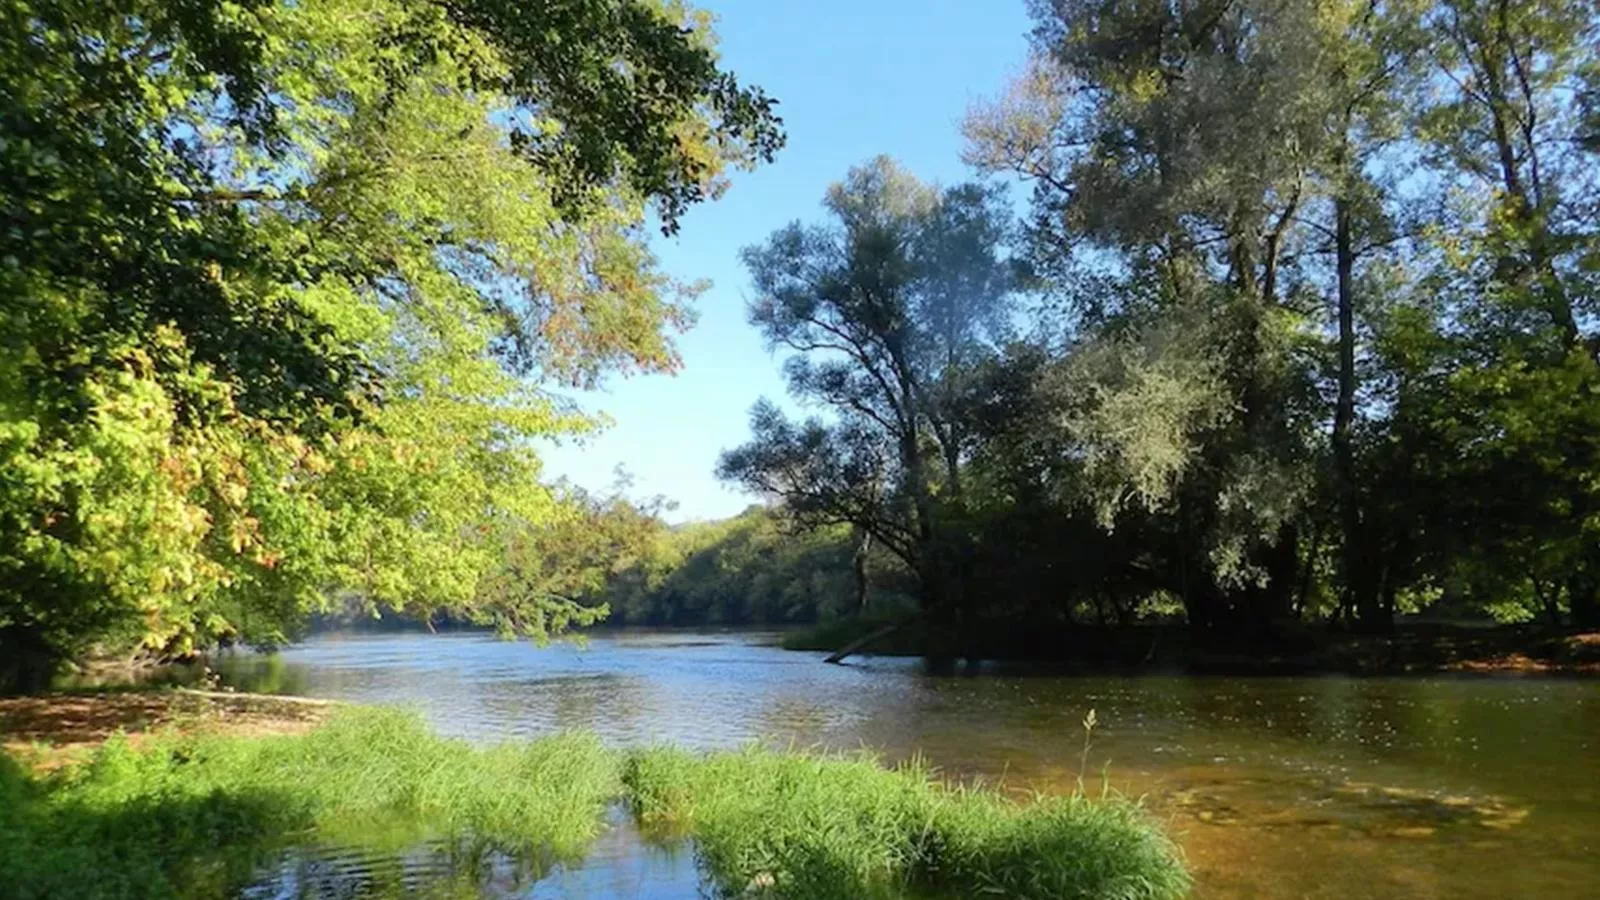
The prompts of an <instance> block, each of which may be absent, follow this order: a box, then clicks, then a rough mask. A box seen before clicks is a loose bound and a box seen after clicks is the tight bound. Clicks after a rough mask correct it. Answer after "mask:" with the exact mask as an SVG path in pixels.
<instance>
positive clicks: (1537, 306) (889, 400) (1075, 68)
mask: <svg viewBox="0 0 1600 900" xmlns="http://www.w3.org/2000/svg"><path fill="white" fill-rule="evenodd" d="M1030 9H1031V11H1032V14H1033V17H1034V21H1035V29H1034V31H1033V34H1032V48H1031V52H1030V55H1029V59H1028V64H1027V67H1026V69H1025V71H1024V73H1023V75H1022V76H1021V77H1020V78H1018V79H1017V80H1016V82H1015V83H1014V84H1013V85H1012V86H1011V87H1010V89H1009V90H1008V91H1007V92H1006V93H1005V94H1004V95H1002V96H1001V97H1000V98H998V99H997V100H995V101H994V102H991V103H986V104H980V105H979V106H978V107H976V108H975V109H974V110H973V111H972V114H971V115H970V116H969V118H968V120H967V122H966V126H965V131H966V135H967V137H968V139H969V147H968V155H967V156H968V161H969V162H971V163H972V164H974V165H975V166H977V167H978V169H979V170H980V171H981V172H983V173H987V174H993V175H1000V176H1005V177H1007V178H1011V179H1017V180H1020V182H1021V183H1022V184H1023V185H1024V186H1025V188H1026V189H1027V190H1028V191H1029V192H1030V193H1029V197H1028V200H1029V203H1028V206H1029V210H1028V213H1027V215H1026V216H1025V217H1024V219H1023V221H1022V223H1021V228H1020V230H1013V229H1011V228H1009V227H1007V226H1006V224H1005V223H1004V222H1003V221H1002V219H1003V218H1004V216H1003V215H1001V214H996V216H995V217H994V218H992V219H991V218H988V217H985V216H982V215H978V214H977V213H975V212H971V211H968V212H964V213H960V214H954V213H951V211H953V210H956V209H959V208H961V207H960V205H959V204H958V203H954V202H953V201H952V198H953V197H954V196H955V195H956V194H957V193H960V192H962V191H969V192H970V193H969V194H967V196H972V197H977V196H982V195H984V193H985V191H986V190H989V189H988V188H957V189H953V190H952V192H950V193H947V194H946V195H943V198H942V200H941V195H939V194H938V193H937V192H936V191H934V190H933V189H930V188H926V187H923V186H921V185H919V184H918V183H917V182H916V181H915V179H913V178H912V177H911V176H909V175H907V174H906V173H904V172H902V171H901V170H899V169H898V168H896V167H894V166H892V165H890V164H888V163H885V162H883V161H881V160H880V161H874V162H872V163H870V164H868V165H866V166H863V167H861V168H859V169H856V170H852V172H851V173H850V174H849V175H847V177H846V178H845V180H844V182H842V183H841V184H840V185H839V186H837V187H835V188H834V189H833V191H832V192H831V193H830V194H829V212H830V213H831V214H832V217H833V219H834V220H835V224H834V225H833V226H832V227H822V228H804V227H801V226H791V227H789V228H786V229H784V230H782V231H779V232H778V233H776V234H774V235H773V236H772V238H771V239H770V240H769V241H768V243H767V244H766V245H764V246H762V247H759V248H756V249H753V250H750V251H747V253H746V262H747V264H748V265H749V268H750V271H751V275H752V279H753V281H754V285H755V289H756V295H757V297H756V300H755V302H754V303H752V305H751V309H750V318H751V321H752V322H753V323H754V324H756V325H757V326H758V327H760V328H762V329H763V331H764V333H765V334H766V335H767V337H768V339H769V341H771V342H772V343H773V344H774V345H776V346H785V347H787V348H788V349H790V350H793V351H795V352H796V353H797V354H798V355H797V356H796V357H795V358H793V359H791V360H790V361H788V362H787V363H786V364H785V370H786V373H787V374H788V375H789V379H790V385H791V389H792V393H793V394H794V395H795V396H796V397H797V398H798V399H800V400H801V401H802V402H805V403H810V404H814V405H816V406H820V407H822V408H823V410H824V411H825V412H826V413H827V415H826V416H823V417H819V418H817V419H814V420H812V421H809V422H807V423H804V424H796V423H794V422H791V421H789V420H788V419H786V418H785V417H783V416H782V415H780V414H779V413H778V412H777V411H776V409H775V408H774V407H772V406H771V405H770V404H761V405H758V406H757V407H756V409H755V412H754V414H753V416H752V426H753V428H752V430H753V432H754V434H753V440H752V442H751V443H750V444H748V445H746V446H745V447H742V448H739V449H737V450H735V451H732V452H731V453H729V454H728V455H726V456H725V457H724V459H723V462H722V466H721V472H722V474H723V475H724V477H727V478H729V479H730V480H733V481H735V482H736V483H739V484H741V485H743V486H745V487H747V488H750V489H754V490H758V491H761V492H763V493H765V494H767V495H770V496H772V497H774V498H776V499H778V500H780V501H781V502H782V503H783V504H784V507H785V508H786V509H787V510H789V511H790V512H791V514H793V515H795V516H796V517H797V518H799V519H800V520H801V521H813V522H849V523H851V524H852V525H854V526H855V527H857V528H858V529H862V530H865V531H867V532H868V533H871V534H873V535H874V537H875V538H878V539H880V540H881V541H882V543H883V544H884V546H885V547H886V548H888V549H889V550H890V551H892V552H894V553H895V554H896V555H897V556H899V557H900V558H901V559H902V560H903V561H904V562H905V564H906V566H907V569H908V571H909V572H911V573H912V575H913V576H914V577H915V578H916V579H917V590H918V594H919V596H920V597H921V599H922V600H923V604H924V607H925V609H927V610H929V611H930V612H934V613H938V614H939V615H938V617H939V618H942V619H944V620H945V623H944V627H952V626H951V625H950V623H951V622H954V623H955V624H954V626H953V627H954V628H955V629H956V630H958V631H961V632H967V633H971V632H972V631H973V630H974V628H975V625H976V623H978V622H981V621H983V620H986V619H988V620H993V619H1001V620H1007V621H1011V622H1013V623H1014V624H1015V627H1017V628H1018V629H1019V630H1028V631H1035V630H1037V629H1038V628H1039V627H1040V626H1041V624H1044V625H1048V626H1049V627H1052V628H1056V627H1069V626H1071V625H1072V624H1074V623H1077V624H1085V623H1102V624H1103V623H1109V622H1113V621H1115V622H1118V623H1127V622H1131V621H1133V620H1135V619H1137V618H1138V617H1139V616H1140V615H1142V613H1141V611H1143V610H1151V609H1155V608H1156V607H1157V606H1161V607H1169V606H1170V603H1171V602H1172V601H1173V600H1176V601H1178V602H1179V603H1181V605H1182V609H1183V615H1184V618H1185V619H1186V620H1187V622H1188V624H1189V625H1191V626H1193V627H1196V628H1197V629H1199V630H1201V631H1203V632H1205V633H1207V634H1210V635H1213V636H1216V637H1221V638H1233V637H1237V638H1243V639H1244V641H1243V643H1244V644H1246V645H1249V646H1251V647H1253V648H1255V650H1257V651H1258V652H1270V650H1271V647H1272V644H1273V642H1272V641H1270V640H1262V638H1267V637H1272V636H1274V635H1276V636H1279V637H1286V636H1288V635H1290V634H1292V632H1293V630H1294V629H1293V628H1292V627H1289V622H1291V621H1292V620H1294V619H1308V620H1314V621H1328V620H1331V621H1334V622H1336V623H1339V624H1343V625H1349V626H1353V627H1359V628H1362V629H1369V630H1383V629H1386V628H1388V627H1389V626H1390V625H1391V624H1392V623H1393V621H1394V618H1395V616H1396V615H1397V614H1400V613H1415V612H1418V611H1420V610H1422V609H1423V608H1424V607H1425V606H1427V605H1428V604H1430V603H1435V602H1437V603H1439V604H1441V607H1440V609H1441V610H1449V611H1454V612H1455V613H1457V614H1459V613H1461V612H1462V611H1465V612H1466V613H1467V614H1475V615H1479V616H1485V615H1493V616H1494V617H1495V618H1498V619H1502V620H1504V619H1513V620H1525V619H1529V618H1535V617H1537V618H1539V619H1540V620H1542V621H1544V622H1546V623H1549V624H1552V625H1560V624H1564V623H1568V622H1572V623H1576V624H1580V625H1591V626H1592V625H1594V624H1596V623H1600V580H1597V577H1596V576H1597V573H1600V557H1597V556H1596V555H1595V554H1596V551H1597V548H1600V543H1597V542H1596V540H1595V538H1596V535H1597V534H1600V532H1597V530H1596V529H1597V527H1600V526H1597V522H1600V519H1597V518H1596V510H1597V507H1596V504H1595V500H1594V496H1593V495H1594V486H1595V484H1596V483H1600V482H1597V473H1600V470H1597V468H1596V463H1597V460H1596V456H1595V444H1594V441H1593V435H1594V434H1595V433H1596V430H1595V425H1596V424H1597V421H1600V420H1597V416H1600V393H1597V392H1596V387H1597V385H1600V381H1597V379H1600V334H1597V333H1596V330H1595V323H1596V322H1597V321H1600V319H1597V318H1596V305H1597V303H1600V282H1597V281H1596V279H1595V273H1596V272H1597V271H1600V268H1597V260H1600V175H1597V173H1600V165H1597V162H1600V160H1597V159H1596V157H1595V154H1596V152H1597V151H1600V145H1597V144H1596V143H1595V141H1594V140H1593V125H1594V121H1595V119H1594V110H1595V104H1594V97H1595V90H1594V88H1595V83H1596V78H1597V77H1600V76H1597V74H1596V73H1597V72H1600V56H1597V55H1596V49H1595V48H1596V47H1600V31H1597V29H1600V19H1597V18H1596V16H1595V14H1594V8H1593V4H1591V3H1586V2H1555V3H1545V2H1538V3H1534V2H1509V3H1480V2H1476V0H1461V2H1456V0H1439V2H1433V3H1411V2H1406V0H1383V2H1368V0H1351V2H1345V0H1287V2H1283V0H1273V2H1243V3H1227V4H1214V3H1213V4H1206V3H1202V4H1177V5H1154V6H1152V5H1149V4H1132V5H1130V4H1123V3H1108V2H1102V0H1040V2H1036V3H1033V4H1031V6H1030ZM941 203H942V205H941ZM947 214H950V215H954V216H955V217H956V218H959V219H960V221H962V222H963V223H966V225H967V226H971V227H968V228H967V230H966V231H965V232H964V234H965V235H966V237H965V238H964V244H963V246H965V247H967V249H968V251H969V252H967V253H964V254H963V253H952V252H949V251H948V248H946V249H942V250H940V251H938V252H929V251H926V250H924V249H922V248H923V247H924V245H923V244H922V243H921V241H922V240H923V235H925V234H927V233H929V232H931V231H937V230H939V229H936V228H932V227H930V226H927V225H926V224H925V223H928V222H932V221H939V220H941V217H943V216H946V215H947ZM978 222H983V223H984V224H983V225H981V226H977V225H975V224H974V223H978ZM1010 253H1015V254H1016V256H1017V257H1018V262H1017V263H1016V264H1015V265H1013V264H1012V263H1011V262H1010V261H1009V260H1008V259H1007V256H1008V254H1010ZM975 272H976V273H984V274H980V275H972V274H971V273H975ZM1002 272H1009V273H1010V277H1002V276H1001V273H1002ZM991 276H992V277H991ZM1021 276H1026V277H1021ZM933 283H941V284H943V283H949V284H959V285H960V286H961V287H960V289H958V290H956V291H954V292H940V291H931V290H930V289H929V288H928V285H929V284H933ZM1019 288H1026V289H1027V291H1028V294H1027V296H1035V297H1038V298H1039V302H1038V303H1037V305H1036V306H1035V307H1033V308H1022V307H1021V306H1019V304H1018V302H1017V300H1018V298H1019V297H1020V296H1022V295H1021V294H1020V293H1019ZM929 296H938V297H950V296H959V297H961V298H962V301H961V303H960V304H959V305H958V306H957V307H955V310H956V311H955V313H954V316H953V321H960V322H965V323H967V326H966V327H965V328H964V329H963V330H960V331H959V335H960V337H959V339H958V340H955V341H954V342H953V343H952V342H946V343H947V344H948V345H949V346H956V347H959V348H960V350H959V352H956V353H954V354H949V355H947V356H945V357H940V356H939V354H937V353H936V354H933V355H932V356H922V355H919V354H918V353H917V352H915V350H913V349H909V348H916V347H922V346H934V345H939V346H945V344H940V342H939V341H938V340H936V339H934V338H933V337H931V335H933V334H934V333H935V332H937V331H938V326H937V324H936V323H938V322H940V321H941V320H940V319H939V318H938V317H937V316H934V315H930V314H928V313H927V311H926V307H925V303H926V298H927V297H929ZM991 313H992V314H991ZM997 319H998V320H1000V321H1001V322H1003V324H1004V325H1005V326H1006V327H1003V328H999V327H995V325H996V323H997ZM901 347H904V348H908V349H907V350H905V351H904V352H901V351H900V350H899V348H901ZM902 360H903V364H902ZM929 360H932V364H929Z"/></svg>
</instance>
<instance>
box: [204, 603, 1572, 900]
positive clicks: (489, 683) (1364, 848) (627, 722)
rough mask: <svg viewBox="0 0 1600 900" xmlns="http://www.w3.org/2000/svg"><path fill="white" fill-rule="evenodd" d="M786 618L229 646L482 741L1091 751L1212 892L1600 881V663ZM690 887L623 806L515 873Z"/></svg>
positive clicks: (931, 756)
mask: <svg viewBox="0 0 1600 900" xmlns="http://www.w3.org/2000/svg"><path fill="white" fill-rule="evenodd" d="M771 639H772V636H771V635H761V634H744V633H717V632H683V631H674V632H626V631H624V632H601V633H599V634H598V635H596V636H594V637H592V638H590V639H589V640H588V641H587V645H586V646H582V647H578V646H573V645H570V644H555V645H552V646H549V647H545V648H537V647H534V646H532V645H530V644H527V643H524V642H507V641H498V640H495V639H494V638H492V637H489V636H485V635H479V634H449V635H420V634H418V635H412V634H404V635H321V636H317V637H315V638H313V639H311V640H309V641H307V642H305V643H303V644H300V645H297V646H295V647H292V648H290V649H287V650H285V651H283V652H281V653H279V654H275V655H272V656H258V655H254V654H240V655H236V656H232V657H229V658H226V659H225V660H224V661H223V664H222V666H221V668H222V670H223V672H224V675H225V677H226V678H227V680H228V681H229V682H231V683H233V684H235V685H237V686H239V687H241V688H246V689H254V690H267V691H276V692H284V693H295V694H304V695H308V696H313V697H325V698H334V699H340V700H349V701H355V702H358V703H384V704H400V705H406V706H412V707H415V708H417V709H419V710H421V711H422V713H423V714H424V715H425V716H426V717H427V718H428V720H429V721H430V722H431V723H432V724H433V725H434V727H435V728H437V729H438V730H439V731H441V732H443V733H446V734H451V735H457V736H462V737H466V738H468V739H471V740H474V741H484V742H489V741H495V740H499V739H504V738H518V737H527V736H533V735H539V734H544V733H548V732H550V731H553V730H557V729H572V728H581V729H589V730H592V731H595V732H597V733H598V734H600V735H601V736H602V737H603V738H604V739H605V740H607V741H609V742H612V743H614V744H618V745H637V744H646V743H652V742H658V741H668V742H673V743H677V744H682V745H688V746H693V747H702V748H714V747H732V746H739V745H741V744H744V743H746V742H750V741H761V742H768V743H772V744H776V745H779V746H796V747H826V748H833V749H851V750H853V749H857V748H860V747H868V748H871V749H872V750H874V751H876V752H878V753H880V754H881V755H882V756H883V757H885V758H886V759H890V760H900V759H905V758H908V757H911V756H913V755H916V754H921V755H922V756H923V757H924V758H925V759H926V760H927V761H929V762H930V763H932V764H933V765H935V766H937V767H938V768H939V769H940V770H941V771H943V772H944V773H946V774H947V775H950V776H952V777H956V778H960V779H965V780H982V781H984V782H987V783H990V784H993V785H997V786H999V788H1000V789H1004V790H1018V791H1022V790H1030V791H1031V790H1039V791H1065V790H1070V789H1071V788H1072V787H1073V786H1074V785H1075V784H1076V783H1077V782H1078V779H1079V778H1080V774H1081V777H1082V778H1083V781H1084V783H1085V785H1086V787H1087V789H1089V790H1091V791H1099V790H1103V789H1110V790H1114V791H1120V792H1122V793H1124V794H1128V795H1132V796H1139V797H1143V798H1144V802H1145V803H1146V804H1147V805H1148V807H1149V808H1150V809H1151V811H1152V813H1153V814H1154V815H1156V816H1157V817H1158V818H1160V819H1161V820H1162V821H1163V822H1165V823H1166V825H1167V827H1168V828H1169V830H1170V831H1171V833H1172V834H1173V835H1174V836H1175V838H1176V839H1177V840H1178V842H1179V843H1180V844H1181V845H1182V847H1183V849H1184V852H1185V854H1186V856H1187V858H1188V861H1189V864H1190V866H1191V868H1192V870H1193V872H1194V875H1195V879H1196V890H1195V893H1194V896H1195V897H1197V898H1217V900H1245V898H1271V900H1279V898H1282V900H1291V898H1293V900H1321V898H1329V900H1332V898H1338V900H1349V898H1352V897H1359V898H1396V900H1398V898H1407V900H1426V898H1441V900H1444V898H1449V900H1468V898H1491V897H1493V898H1505V897H1563V898H1564V897H1582V896H1596V892H1600V852H1597V851H1600V682H1597V681H1583V680H1564V679H1551V678H1518V677H1482V676H1480V677H1405V678H1348V677H1338V676H1328V677H1316V678H1298V677H1296V678H1230V677H1194V676H1177V675H1173V676H1165V675H1140V676H1093V677H1084V676H1065V675H1059V674H1046V673H1040V672H1037V671H1027V670H1016V671H1008V670H1005V669H985V670H983V671H981V672H976V673H973V672H958V673H955V674H949V673H942V674H935V673H930V672H928V671H926V669H925V667H924V666H923V665H922V664H921V663H920V662H919V661H917V660H908V659H893V658H879V657H865V658H860V659H857V660H854V661H852V663H851V664H849V665H844V666H835V665H827V664H824V663H822V662H821V656H822V654H817V653H797V652H790V651H784V650H780V649H778V648H776V647H775V646H772V640H771ZM1090 709H1093V710H1095V716H1096V720H1097V723H1098V724H1097V725H1096V727H1095V729H1094V731H1093V734H1092V737H1091V743H1090V746H1089V753H1088V766H1087V768H1088V771H1086V772H1082V773H1080V771H1079V770H1080V767H1081V766H1082V759H1083V752H1084V737H1085V736H1084V729H1083V718H1084V715H1085V714H1086V713H1087V712H1088V711H1089V710H1090ZM699 890H700V888H699V884H698V879H697V878H696V877H695V874H694V869H693V862H692V859H690V858H689V856H688V854H683V853H679V854H676V855H673V854H670V853H665V852H663V851H661V850H658V849H652V848H649V847H647V846H645V845H644V844H643V843H641V842H640V841H639V840H638V839H637V836H636V835H634V834H633V832H632V831H631V829H630V828H628V827H626V826H619V827H617V828H615V829H613V831H612V832H611V833H609V834H608V835H607V836H606V837H605V838H603V839H602V840H601V841H600V842H599V844H598V845H597V846H596V847H595V848H594V850H593V852H591V853H590V854H589V856H588V858H587V860H586V861H585V863H584V864H583V865H582V866H581V867H579V868H576V869H558V870H557V871H556V872H554V873H551V874H550V875H549V876H547V877H546V878H544V879H543V880H542V881H539V882H538V883H536V884H533V885H530V886H526V888H524V887H522V886H518V887H517V888H516V890H515V891H513V892H512V893H514V894H515V895H516V896H528V897H569V896H570V897H597V898H599V897H630V898H678V897H685V898H693V897H697V896H699ZM272 893H274V891H267V892H266V893H265V894H262V896H267V895H271V894H272Z"/></svg>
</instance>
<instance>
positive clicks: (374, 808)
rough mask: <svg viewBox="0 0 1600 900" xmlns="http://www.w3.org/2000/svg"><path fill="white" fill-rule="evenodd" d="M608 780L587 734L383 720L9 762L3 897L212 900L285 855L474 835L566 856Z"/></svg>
mask: <svg viewBox="0 0 1600 900" xmlns="http://www.w3.org/2000/svg"><path fill="white" fill-rule="evenodd" d="M617 773H618V764H617V760H616V758H615V756H613V755H612V754H611V753H609V752H608V751H606V750H604V749H603V748H602V747H601V746H600V744H599V742H598V741H597V740H596V739H595V738H594V737H592V736H588V735H575V734H574V735H559V736H553V737H548V738H543V739H540V740H537V741H532V742H526V743H520V744H508V745H504V746H501V747H495V748H490V749H474V748H473V747H471V746H470V745H468V744H466V743H465V742H461V741H454V740H448V739H444V738H440V737H437V736H435V735H433V734H431V733H430V732H429V731H428V730H427V729H426V728H425V727H424V726H423V725H422V724H421V722H420V720H419V719H417V718H416V717H414V716H411V715H408V714H405V713H400V712H394V711H385V710H351V711H348V712H345V713H342V714H340V715H338V716H335V717H334V719H333V720H332V721H330V722H329V723H328V724H327V725H325V726H323V727H322V728H319V729H317V730H315V731H313V732H311V733H310V734H308V735H304V736H299V737H262V738H248V739H246V738H228V737H220V736H191V737H179V736H167V737H158V738H155V739H153V740H150V741H148V742H146V743H145V744H144V745H143V746H141V747H140V748H138V749H134V748H133V747H130V746H129V744H128V743H127V741H126V740H123V739H121V738H114V739H112V740H111V741H109V742H107V743H106V745H105V746H104V747H103V748H101V749H100V750H99V751H98V752H97V753H96V754H95V755H94V756H93V757H92V758H91V760H90V761H89V762H88V763H87V764H85V765H81V766H73V767H68V768H66V769H63V770H61V771H60V772H58V773H55V774H53V775H49V776H45V777H42V778H35V777H32V776H30V775H28V774H27V773H26V772H24V771H23V770H22V769H21V768H20V766H19V765H18V764H17V763H16V762H15V761H13V760H11V759H6V760H4V768H3V769H0V871H3V872H5V873H6V880H7V882H8V888H9V890H10V891H11V893H10V894H8V896H17V897H74V898H78V897H211V896H227V895H228V894H229V891H230V888H232V887H234V886H237V885H239V884H241V883H244V882H245V881H247V880H248V878H249V876H250V875H251V873H252V872H253V871H254V870H255V869H256V868H257V867H258V866H259V865H260V864H261V863H262V862H264V861H265V860H266V859H268V858H269V857H270V856H271V854H273V853H274V852H276V851H277V850H279V849H281V848H283V847H286V846H290V845H296V844H321V845H329V844H358V845H362V846H369V847H392V848H400V847H404V846H408V845H411V844H414V843H416V842H417V841H419V840H422V839H424V838H429V837H439V836H451V835H471V836H473V838H474V839H475V840H478V841H481V842H484V844H485V845H486V846H491V847H493V848H494V849H499V850H504V851H506V852H508V853H516V854H520V855H523V856H529V855H538V856H542V857H548V858H572V857H577V856H579V855H581V853H582V851H583V850H584V848H585V847H586V846H587V844H588V842H589V841H590V840H591V839H592V838H593V837H594V836H595V835H596V834H598V833H599V831H600V829H601V828H602V827H603V822H602V816H603V813H604V811H605V808H606V806H607V805H608V803H610V802H611V801H612V800H613V799H614V798H615V797H616V795H617V793H618V790H619V782H618V780H617Z"/></svg>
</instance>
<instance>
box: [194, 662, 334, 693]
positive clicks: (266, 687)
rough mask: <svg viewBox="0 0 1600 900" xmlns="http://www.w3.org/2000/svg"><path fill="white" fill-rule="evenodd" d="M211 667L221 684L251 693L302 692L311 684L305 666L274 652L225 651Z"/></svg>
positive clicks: (305, 691)
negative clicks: (294, 663)
mask: <svg viewBox="0 0 1600 900" xmlns="http://www.w3.org/2000/svg"><path fill="white" fill-rule="evenodd" d="M213 668H215V669H216V671H217V673H218V674H219V675H221V676H222V680H223V683H224V684H226V685H228V686H229V687H232V688H235V689H237V690H241V691H249V692H250V693H253V694H297V695H303V694H305V693H307V691H308V689H309V688H310V680H311V679H310V673H309V672H308V671H307V670H306V667H305V666H304V665H293V664H290V663H288V662H286V661H285V660H284V658H283V657H282V656H280V655H279V654H276V653H227V654H223V655H221V656H218V657H217V658H216V660H215V662H214V665H213Z"/></svg>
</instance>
